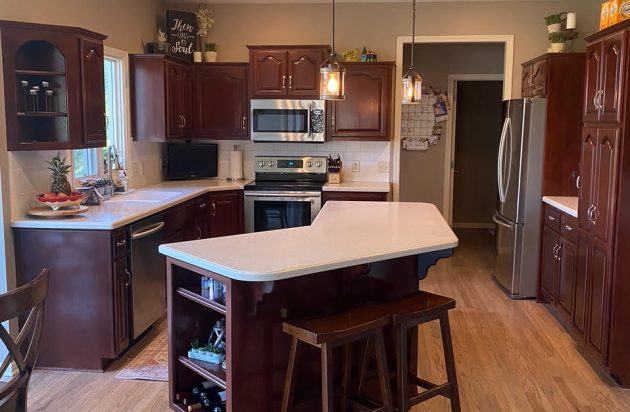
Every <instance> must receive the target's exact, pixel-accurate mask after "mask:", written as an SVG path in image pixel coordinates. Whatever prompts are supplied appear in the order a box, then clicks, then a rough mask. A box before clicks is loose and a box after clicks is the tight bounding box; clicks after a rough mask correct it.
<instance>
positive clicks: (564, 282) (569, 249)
mask: <svg viewBox="0 0 630 412" xmlns="http://www.w3.org/2000/svg"><path fill="white" fill-rule="evenodd" d="M558 260H559V261H560V265H559V268H558V293H557V295H556V304H557V307H558V309H560V310H561V311H562V312H563V315H564V316H565V317H566V318H567V320H568V321H569V322H571V321H572V320H573V315H574V296H575V281H576V274H577V246H576V245H575V243H573V242H571V241H570V240H568V239H567V238H565V237H560V243H559V247H558Z"/></svg>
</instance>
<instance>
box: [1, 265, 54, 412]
mask: <svg viewBox="0 0 630 412" xmlns="http://www.w3.org/2000/svg"><path fill="white" fill-rule="evenodd" d="M47 292H48V269H44V270H42V272H41V273H40V274H39V275H38V276H37V277H36V278H35V279H33V280H32V281H31V282H29V283H27V284H26V285H23V286H20V287H19V288H16V289H14V290H11V291H9V292H7V293H5V294H3V295H0V341H1V342H2V344H3V345H4V346H5V347H6V348H7V350H8V354H7V355H6V356H5V358H4V360H3V361H2V363H1V364H0V377H1V376H3V375H4V373H5V371H6V370H7V369H8V368H9V365H11V364H14V365H15V367H16V369H17V370H16V371H15V372H14V374H13V377H12V378H11V380H9V381H8V382H7V383H4V384H3V383H0V412H9V411H11V412H13V411H19V412H22V411H26V395H27V390H28V382H29V379H30V377H31V372H32V371H33V367H34V366H35V361H36V360H37V352H38V349H39V340H40V337H41V333H42V325H43V319H44V301H45V300H46V294H47ZM17 317H20V324H21V325H22V327H21V328H20V331H19V333H18V336H17V338H16V339H13V338H12V337H11V335H10V334H9V332H8V331H7V329H6V328H5V325H3V324H2V322H5V321H10V320H12V319H15V318H17ZM23 319H26V320H24V321H23V322H22V320H23Z"/></svg>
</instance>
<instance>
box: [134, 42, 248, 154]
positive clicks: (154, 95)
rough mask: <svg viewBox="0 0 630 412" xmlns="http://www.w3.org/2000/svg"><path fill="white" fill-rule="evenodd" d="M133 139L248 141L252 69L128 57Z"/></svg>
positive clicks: (151, 56)
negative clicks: (249, 79)
mask: <svg viewBox="0 0 630 412" xmlns="http://www.w3.org/2000/svg"><path fill="white" fill-rule="evenodd" d="M130 73H131V120H132V122H131V123H132V135H133V137H134V139H135V140H139V141H156V142H164V141H167V140H170V139H246V138H247V137H248V136H249V133H248V120H247V119H248V114H249V97H248V90H247V87H248V86H247V84H248V80H247V79H248V66H247V64H243V63H208V64H190V63H186V62H182V61H178V60H176V59H174V58H171V57H167V56H164V55H157V54H138V55H131V56H130Z"/></svg>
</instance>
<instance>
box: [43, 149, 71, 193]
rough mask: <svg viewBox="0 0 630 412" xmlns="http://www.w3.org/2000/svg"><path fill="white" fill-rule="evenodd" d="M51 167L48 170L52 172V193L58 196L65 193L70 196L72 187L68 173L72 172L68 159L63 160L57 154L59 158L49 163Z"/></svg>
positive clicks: (54, 158) (56, 157)
mask: <svg viewBox="0 0 630 412" xmlns="http://www.w3.org/2000/svg"><path fill="white" fill-rule="evenodd" d="M46 163H48V164H49V165H50V167H49V168H48V169H49V170H51V171H52V174H51V175H50V191H51V192H53V193H56V194H59V193H64V194H66V195H68V196H70V194H72V186H70V182H68V172H69V171H70V165H67V164H66V158H65V157H64V158H63V159H62V158H61V156H60V155H59V152H57V156H55V157H53V158H52V159H50V160H49V161H47V162H46Z"/></svg>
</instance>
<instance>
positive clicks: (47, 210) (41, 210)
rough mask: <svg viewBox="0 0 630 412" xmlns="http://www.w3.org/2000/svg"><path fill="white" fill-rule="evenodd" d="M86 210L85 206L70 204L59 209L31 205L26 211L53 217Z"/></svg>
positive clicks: (75, 213) (32, 214)
mask: <svg viewBox="0 0 630 412" xmlns="http://www.w3.org/2000/svg"><path fill="white" fill-rule="evenodd" d="M87 210H88V207H87V206H71V207H68V208H63V209H59V210H52V209H51V208H49V207H48V206H41V207H33V208H31V209H28V210H27V211H26V213H27V214H28V215H31V216H38V217H50V218H55V217H68V216H74V215H78V214H81V213H85V212H87Z"/></svg>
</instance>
